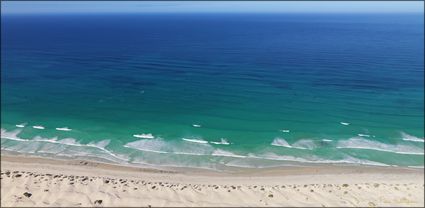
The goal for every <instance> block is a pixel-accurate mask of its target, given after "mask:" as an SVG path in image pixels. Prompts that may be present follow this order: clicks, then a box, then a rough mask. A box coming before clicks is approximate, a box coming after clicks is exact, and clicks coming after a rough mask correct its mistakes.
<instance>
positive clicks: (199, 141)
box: [182, 138, 208, 144]
mask: <svg viewBox="0 0 425 208" xmlns="http://www.w3.org/2000/svg"><path fill="white" fill-rule="evenodd" d="M182 139H183V140H184V141H187V142H194V143H200V144H208V141H205V140H200V139H186V138H182Z"/></svg>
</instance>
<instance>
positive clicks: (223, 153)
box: [211, 149, 246, 158]
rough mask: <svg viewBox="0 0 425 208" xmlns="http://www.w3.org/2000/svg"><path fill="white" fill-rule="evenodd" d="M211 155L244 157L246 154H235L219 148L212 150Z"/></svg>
mask: <svg viewBox="0 0 425 208" xmlns="http://www.w3.org/2000/svg"><path fill="white" fill-rule="evenodd" d="M211 155H213V156H222V157H236V158H246V156H243V155H237V154H234V153H232V152H228V151H224V150H221V149H217V150H214V152H213V153H212V154H211Z"/></svg>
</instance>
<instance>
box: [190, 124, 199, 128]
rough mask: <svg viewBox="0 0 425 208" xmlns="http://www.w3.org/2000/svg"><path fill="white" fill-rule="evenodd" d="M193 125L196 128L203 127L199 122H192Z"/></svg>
mask: <svg viewBox="0 0 425 208" xmlns="http://www.w3.org/2000/svg"><path fill="white" fill-rule="evenodd" d="M192 126H193V127H195V128H201V125H199V124H192Z"/></svg>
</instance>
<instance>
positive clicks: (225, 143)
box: [210, 138, 230, 145]
mask: <svg viewBox="0 0 425 208" xmlns="http://www.w3.org/2000/svg"><path fill="white" fill-rule="evenodd" d="M210 143H212V144H222V145H229V144H230V143H229V142H228V141H227V139H225V138H221V139H220V141H219V142H210Z"/></svg>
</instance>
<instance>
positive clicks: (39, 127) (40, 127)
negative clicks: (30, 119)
mask: <svg viewBox="0 0 425 208" xmlns="http://www.w3.org/2000/svg"><path fill="white" fill-rule="evenodd" d="M32 128H34V129H45V128H44V126H32Z"/></svg>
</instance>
